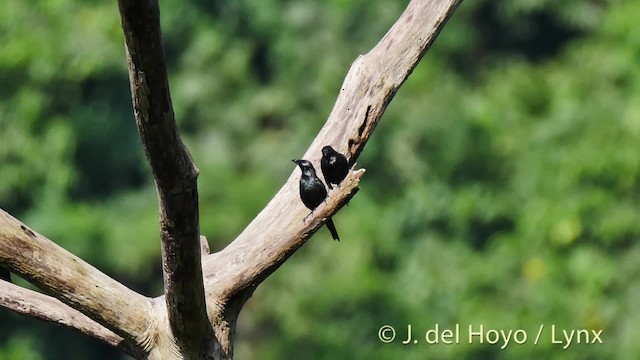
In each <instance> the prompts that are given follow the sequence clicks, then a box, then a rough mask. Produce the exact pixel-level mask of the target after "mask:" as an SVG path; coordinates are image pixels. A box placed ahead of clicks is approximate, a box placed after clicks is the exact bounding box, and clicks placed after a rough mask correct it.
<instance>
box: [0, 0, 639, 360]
mask: <svg viewBox="0 0 640 360" xmlns="http://www.w3.org/2000/svg"><path fill="white" fill-rule="evenodd" d="M404 3H405V2H403V4H401V3H398V2H393V1H389V2H373V3H372V2H369V1H364V0H333V1H328V2H322V3H321V2H315V1H310V0H301V1H284V0H282V1H276V0H269V1H250V0H246V1H233V2H226V1H213V2H211V1H194V2H183V1H176V0H171V1H167V2H163V3H162V4H161V6H162V21H163V29H164V32H165V52H166V54H167V60H168V64H169V74H170V82H171V89H172V98H173V103H174V107H175V112H176V117H177V120H178V122H179V126H180V128H181V130H182V134H183V136H184V138H185V141H186V143H187V145H188V146H189V148H190V150H191V152H192V154H193V156H194V159H195V161H196V164H197V165H198V167H199V168H200V171H201V175H200V178H199V185H200V189H199V191H200V195H201V200H200V206H201V211H200V212H201V228H202V233H203V234H204V235H206V236H207V237H208V238H209V240H210V242H211V245H212V248H213V249H214V250H215V249H220V248H222V247H224V246H225V245H226V244H227V243H228V242H229V241H231V240H232V239H233V238H234V237H235V236H236V235H237V234H238V233H239V232H240V231H242V229H243V228H244V226H245V225H246V224H247V223H248V222H249V221H250V220H251V219H252V218H253V216H255V214H257V212H258V211H260V209H261V208H262V207H263V206H264V205H265V204H266V202H268V201H269V199H270V198H271V197H272V196H273V194H275V192H276V191H277V189H278V188H279V186H280V185H281V184H282V183H283V182H284V180H285V179H286V178H287V176H288V175H289V174H290V172H291V171H292V169H293V165H292V164H291V162H290V161H289V160H290V159H291V158H294V157H297V156H299V155H300V154H301V153H302V152H303V151H304V149H306V147H307V145H308V144H309V143H310V142H311V140H312V137H313V136H314V134H315V133H316V132H317V131H318V129H319V128H320V127H321V126H322V124H323V121H324V119H325V118H326V116H327V115H328V113H329V111H330V109H331V106H332V105H333V101H334V100H335V97H336V95H337V93H338V91H339V88H340V84H341V82H342V80H343V77H344V75H345V74H346V72H347V70H348V67H349V65H350V63H351V62H352V61H353V59H355V57H356V56H358V55H359V54H363V53H366V52H367V51H368V50H369V49H370V48H371V47H372V46H373V45H375V43H376V42H377V40H378V39H380V38H381V37H382V36H383V35H384V33H385V32H386V31H387V29H388V28H389V27H390V26H391V25H392V24H393V22H394V21H395V19H396V18H397V17H398V16H399V15H400V13H401V11H402V9H403V6H404V5H405V4H404ZM4 13H5V14H8V16H5V17H3V21H2V22H0V39H1V40H2V43H3V51H2V52H0V80H2V83H3V87H2V88H1V89H0V94H1V96H0V126H1V129H2V130H3V136H2V139H3V140H2V141H0V164H1V166H2V167H1V168H0V207H2V208H3V209H5V210H7V211H9V212H11V213H12V214H13V215H15V216H17V217H19V218H20V219H22V220H24V221H25V222H26V223H28V224H29V225H30V226H31V227H33V228H34V229H36V230H37V231H39V232H41V233H43V234H44V235H46V236H48V237H50V238H51V239H53V240H55V241H57V242H58V243H60V244H61V245H62V246H64V247H65V248H66V249H69V250H70V251H72V252H73V253H75V254H78V255H79V256H81V257H83V258H84V259H86V260H87V261H89V262H91V263H92V264H95V265H96V266H97V267H99V268H100V269H102V270H104V271H106V272H107V273H109V274H110V275H112V276H114V277H116V278H117V279H119V280H122V281H124V282H125V283H126V284H127V285H128V286H131V287H133V288H134V289H136V290H138V291H142V292H143V293H145V294H148V295H152V296H155V295H158V294H159V293H160V291H161V290H160V289H161V276H160V266H159V256H160V255H159V253H160V250H159V241H158V238H159V236H158V225H157V203H156V199H155V192H154V190H153V182H152V180H151V176H150V174H149V169H148V166H147V165H146V163H145V160H144V154H143V151H142V148H141V146H140V145H139V140H138V139H137V134H136V130H135V125H134V121H133V116H132V111H131V105H130V98H129V86H128V81H127V73H126V60H125V55H124V51H123V45H122V35H121V33H120V29H119V20H118V15H117V6H116V4H115V3H104V4H103V3H101V2H94V1H85V2H80V3H78V2H71V1H68V0H60V1H55V2H46V1H39V2H35V3H34V4H29V5H26V4H23V3H22V2H19V1H17V0H10V1H9V3H8V4H6V5H5V9H4ZM638 17H640V5H639V4H637V3H636V2H614V1H590V0H589V1H580V0H570V1H563V2H554V1H533V0H527V1H504V2H491V1H486V0H485V1H473V2H464V3H463V4H462V5H461V6H460V8H459V9H458V11H457V12H456V14H455V15H454V17H453V18H452V19H451V20H450V21H449V23H448V24H447V25H446V26H445V28H444V30H443V31H442V33H441V34H440V36H439V38H438V40H437V41H436V43H435V45H434V47H433V48H432V49H431V50H430V51H429V52H428V54H427V55H426V57H425V59H424V60H423V62H422V63H421V64H420V65H419V66H418V68H417V69H416V70H415V71H414V73H413V74H412V75H411V77H410V78H409V80H408V81H407V83H406V84H405V85H404V86H403V87H402V88H401V90H400V91H399V93H398V94H397V96H396V98H395V99H394V100H393V101H392V102H391V104H390V106H389V108H388V110H387V112H386V114H385V115H384V118H383V120H382V122H381V123H380V125H379V126H378V128H377V130H376V132H375V135H374V136H373V137H372V139H371V141H370V142H369V143H368V145H367V148H366V150H365V151H364V152H363V155H362V157H361V158H360V159H359V160H358V164H359V165H360V166H362V167H365V168H366V169H367V175H366V176H365V177H364V179H363V182H362V190H361V191H360V192H359V193H358V195H357V196H356V197H355V198H354V200H353V201H352V202H351V203H350V205H349V206H348V207H345V208H344V209H343V210H342V211H341V212H340V213H339V214H338V215H337V216H336V217H335V218H334V221H335V223H336V226H337V227H338V229H339V231H340V234H341V237H342V238H343V239H344V240H343V241H342V242H341V243H340V244H334V243H332V242H331V241H330V237H329V234H328V232H327V231H326V230H325V229H320V231H319V232H318V233H317V234H316V235H315V236H314V238H313V239H312V240H311V241H310V242H309V243H308V244H306V245H305V246H304V247H303V248H302V249H301V250H299V251H298V252H297V253H296V254H295V255H294V256H293V257H292V258H291V259H290V260H289V261H287V262H286V263H285V265H283V266H282V268H281V269H279V270H278V271H277V272H276V273H275V274H274V275H272V276H271V277H270V278H269V279H268V280H267V281H266V282H265V283H264V284H263V285H262V286H260V287H259V288H258V290H257V291H256V293H255V294H254V296H253V298H252V299H251V300H249V302H248V303H247V305H246V307H245V309H244V310H243V312H242V314H241V316H240V323H239V324H238V331H237V342H236V354H237V356H236V357H237V358H238V359H256V358H257V359H295V358H302V357H304V358H312V359H395V358H403V359H424V358H429V359H450V358H455V359H522V358H551V359H636V358H637V357H638V355H639V354H640V346H639V345H637V344H638V342H637V341H636V339H637V338H638V336H640V331H639V330H638V327H637V324H638V322H640V312H638V311H637V299H638V297H639V296H640V283H639V282H638V280H637V278H638V274H639V273H640V268H639V266H638V264H640V246H638V244H637V243H638V242H637V240H638V238H640V221H638V214H639V213H640V152H639V151H638V145H637V144H639V143H640V105H638V104H640V96H639V95H638V94H640V72H638V70H637V68H638V67H637V61H638V54H640V30H638V27H637V26H636V25H635V24H636V22H637V21H636V19H637V18H638ZM6 313H7V312H6V311H2V312H0V324H2V325H0V330H2V332H1V333H2V334H3V335H4V334H7V335H5V336H2V340H0V359H5V358H6V359H18V358H19V359H30V358H33V359H39V358H47V359H55V358H69V357H70V356H72V355H70V354H71V353H70V352H71V351H73V357H75V358H95V356H96V353H97V351H99V350H97V349H103V348H92V347H91V346H92V345H91V344H89V345H83V346H81V347H79V348H76V349H72V348H70V349H68V351H67V352H65V350H64V349H59V346H57V344H59V343H60V341H65V342H68V343H69V342H73V341H75V340H74V339H75V337H74V336H76V337H80V336H79V335H73V334H71V335H69V334H66V333H64V334H62V335H58V334H56V336H48V335H42V334H43V333H42V332H41V333H37V332H35V330H34V329H39V327H40V326H42V324H41V323H34V324H32V323H27V324H26V325H23V327H21V328H20V329H23V330H20V331H16V330H13V331H12V330H11V329H15V328H12V327H11V326H10V325H11V324H24V323H23V321H24V319H20V318H15V317H11V316H10V315H7V314H6ZM436 323H437V324H439V326H440V328H441V329H442V328H444V329H446V328H453V327H454V326H455V324H460V326H461V327H462V328H463V329H466V328H467V327H468V326H469V325H474V326H479V325H480V324H482V325H484V326H485V327H486V328H494V329H498V330H500V329H501V330H505V331H508V330H517V329H523V330H524V331H526V332H527V334H528V337H529V340H528V341H527V343H526V344H523V345H517V344H515V343H513V342H512V343H511V344H510V345H509V346H508V347H507V348H506V349H504V350H501V349H500V345H487V344H484V345H482V344H477V343H474V344H468V343H467V342H466V341H462V343H461V344H458V345H443V344H440V345H428V344H426V343H424V342H423V341H422V340H423V339H424V338H423V337H422V336H421V337H420V338H419V340H420V341H421V342H420V343H419V344H417V345H413V344H410V345H402V344H401V343H400V342H401V341H402V340H404V338H402V337H403V336H406V328H407V325H408V324H412V326H413V329H414V332H416V333H414V335H416V334H417V332H420V331H422V332H423V333H424V331H426V330H427V329H430V328H433V327H434V325H435V324H436ZM385 324H390V325H393V326H394V327H396V329H397V331H398V338H397V339H396V340H395V341H394V342H393V343H391V344H383V343H382V342H381V341H380V340H378V335H377V334H378V330H379V328H380V327H381V326H382V325H385ZM541 324H544V325H545V327H546V330H545V331H546V332H545V334H544V335H543V336H546V339H543V340H542V341H541V342H540V343H539V344H538V345H533V339H534V337H535V334H536V331H537V330H538V328H539V326H540V325H541ZM552 324H556V325H557V326H560V327H562V328H564V329H590V330H591V329H592V330H600V329H602V330H603V335H602V339H603V342H604V344H602V345H584V344H574V345H572V346H571V347H570V348H569V349H568V350H563V349H562V347H561V346H560V345H558V344H552V343H551V339H550V327H551V325H552ZM24 329H27V330H24ZM28 329H31V330H33V331H29V330H28ZM37 334H40V335H37ZM44 334H49V335H50V333H46V332H45V333H44ZM463 334H465V333H464V332H463ZM64 336H69V338H68V339H67V338H65V339H66V340H61V337H64ZM416 336H418V335H416ZM401 338H402V339H401ZM35 344H37V346H36V345H35ZM53 348H56V349H57V350H56V351H55V352H51V350H50V349H53ZM110 358H113V356H111V357H110Z"/></svg>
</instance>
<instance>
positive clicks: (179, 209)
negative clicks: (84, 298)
mask: <svg viewBox="0 0 640 360" xmlns="http://www.w3.org/2000/svg"><path fill="white" fill-rule="evenodd" d="M118 5H119V9H120V18H121V23H122V29H123V31H124V38H125V44H126V49H127V63H128V65H129V82H130V84H131V96H132V98H133V112H134V115H135V118H136V124H137V126H138V132H139V134H140V139H141V140H142V144H143V146H144V150H145V154H146V156H147V160H148V161H149V164H150V165H151V170H152V172H153V177H154V179H155V183H156V189H157V193H158V202H159V206H160V235H161V240H162V270H163V275H164V276H163V278H164V290H165V299H166V304H167V310H168V319H169V325H170V327H171V331H172V333H173V335H174V336H175V339H176V344H177V345H178V348H179V351H180V353H181V354H182V355H183V356H184V358H185V359H206V358H208V355H209V354H211V353H212V350H213V348H214V347H218V348H219V345H216V343H217V342H215V341H214V340H213V339H214V336H213V331H212V327H211V324H210V322H209V319H208V316H207V308H206V302H205V297H204V286H203V281H202V265H201V262H200V258H201V252H200V225H199V222H198V221H199V215H198V187H197V182H196V180H197V177H198V169H197V168H196V166H195V165H194V163H193V161H192V160H191V155H190V154H189V152H188V150H187V148H186V146H185V145H184V144H183V143H182V140H181V139H180V135H179V133H178V128H177V126H176V122H175V119H174V114H173V107H172V105H171V95H170V93H169V81H168V79H167V69H166V65H165V60H164V50H163V45H162V34H161V31H160V9H159V5H158V1H157V0H119V1H118Z"/></svg>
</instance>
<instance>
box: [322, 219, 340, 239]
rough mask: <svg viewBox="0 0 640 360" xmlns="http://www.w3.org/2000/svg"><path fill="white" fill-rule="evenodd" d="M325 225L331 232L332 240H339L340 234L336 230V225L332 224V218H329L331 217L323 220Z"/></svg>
mask: <svg viewBox="0 0 640 360" xmlns="http://www.w3.org/2000/svg"><path fill="white" fill-rule="evenodd" d="M325 225H327V228H328V229H329V231H330V232H331V236H333V240H335V241H340V236H338V230H336V226H335V225H333V220H331V218H328V219H327V221H326V222H325Z"/></svg>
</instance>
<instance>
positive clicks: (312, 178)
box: [292, 160, 340, 241]
mask: <svg viewBox="0 0 640 360" xmlns="http://www.w3.org/2000/svg"><path fill="white" fill-rule="evenodd" d="M292 161H293V162H294V163H296V164H298V166H299V167H300V170H302V176H300V199H301V200H302V203H303V204H304V206H306V207H307V208H308V209H309V210H311V213H313V210H315V209H316V208H317V207H318V205H320V204H322V202H323V201H324V199H326V198H327V189H326V188H325V187H324V184H323V183H322V180H320V178H319V177H318V175H316V169H315V168H314V167H313V165H312V164H311V162H309V161H308V160H292ZM309 215H311V214H309ZM325 224H326V225H327V228H329V231H331V236H333V240H336V241H340V237H339V236H338V231H337V230H336V227H335V225H333V221H332V220H331V218H328V219H327V221H326V222H325Z"/></svg>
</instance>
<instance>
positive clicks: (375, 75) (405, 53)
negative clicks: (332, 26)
mask: <svg viewBox="0 0 640 360" xmlns="http://www.w3.org/2000/svg"><path fill="white" fill-rule="evenodd" d="M460 1H461V0H413V1H411V3H410V4H409V5H408V7H407V8H406V10H405V11H404V13H403V14H402V16H401V17H400V18H399V19H398V21H397V22H396V23H395V24H394V26H393V27H392V28H391V29H390V30H389V32H388V33H387V34H386V35H385V36H384V38H383V39H382V40H381V41H380V42H379V43H378V45H376V47H375V48H373V49H372V50H371V51H370V52H369V53H368V54H366V55H364V56H360V57H358V59H357V60H356V61H355V62H354V63H353V64H352V66H351V69H350V70H349V73H348V74H347V76H346V78H345V80H344V83H343V85H342V88H341V91H340V94H339V96H338V99H337V101H336V103H335V106H334V108H333V110H332V112H331V114H330V115H329V119H328V120H327V122H326V124H325V125H324V127H323V128H322V129H321V130H320V132H319V133H318V135H317V136H316V138H315V140H314V141H313V143H312V144H311V146H310V147H309V149H308V150H307V152H306V153H305V156H304V158H305V159H308V160H310V161H312V162H313V163H314V165H315V166H316V168H318V163H319V159H320V157H321V151H320V150H321V149H322V147H323V146H325V145H333V147H334V148H335V149H336V150H338V151H340V152H344V153H345V154H346V155H347V158H349V159H350V163H352V164H353V163H354V162H355V160H356V158H357V157H358V155H359V154H360V153H361V152H362V149H363V148H364V145H365V144H366V142H367V140H368V139H369V137H370V136H371V133H372V132H373V130H374V128H375V127H376V125H377V123H378V121H379V120H380V118H381V117H382V114H383V112H384V110H385V109H386V107H387V104H389V102H390V101H391V99H392V98H393V96H394V95H395V93H396V91H397V90H398V88H399V87H400V86H401V85H402V83H403V82H404V81H405V80H406V79H407V77H408V76H409V74H411V72H412V71H413V69H414V68H415V67H416V65H417V64H418V62H419V61H420V59H421V58H422V56H423V55H424V53H425V52H426V51H427V49H428V48H429V46H430V45H431V44H432V43H433V41H434V40H435V38H436V36H437V35H438V33H439V31H440V29H441V28H442V27H443V26H444V24H445V22H446V21H447V19H448V18H449V17H450V16H451V14H453V12H454V11H455V9H456V7H457V6H458V5H459V3H460ZM287 161H288V159H287ZM363 174H364V171H363V170H361V171H356V172H352V173H351V174H349V176H348V177H347V179H345V181H344V182H343V183H342V184H341V186H340V187H339V189H337V190H334V191H332V192H331V193H330V194H329V198H328V200H327V202H326V204H325V205H321V206H320V207H319V208H318V209H316V211H315V212H314V217H313V219H311V220H310V221H309V220H308V221H307V222H306V224H305V222H303V218H304V217H305V216H306V214H307V210H306V208H305V207H304V206H303V205H302V203H301V201H300V198H299V194H298V185H297V183H298V178H299V172H298V170H295V171H294V172H293V173H292V175H291V176H290V177H289V179H288V181H287V183H286V184H285V185H284V186H283V187H282V189H280V191H279V192H278V193H277V194H276V196H275V197H274V198H273V199H272V200H271V201H270V202H269V204H267V206H266V207H265V208H264V209H263V210H262V211H261V212H260V214H258V216H256V218H255V219H254V220H253V221H252V222H251V223H250V224H249V225H248V226H247V227H246V228H245V230H244V231H243V232H242V233H241V234H240V235H239V236H238V237H237V238H236V239H235V240H234V241H233V242H232V243H231V244H229V245H228V246H227V247H226V248H225V249H223V250H222V251H220V252H217V253H215V254H211V255H208V256H205V257H204V260H203V268H204V270H203V272H204V274H205V284H206V289H207V296H209V297H218V298H222V299H229V301H233V300H234V299H247V298H248V297H249V296H250V294H251V293H252V292H253V290H254V289H255V287H257V286H258V284H259V283H260V282H262V281H263V280H264V279H265V278H266V277H267V276H269V274H271V273H272V272H273V271H275V270H276V269H277V268H278V267H279V266H280V265H281V264H282V263H283V262H284V261H285V260H286V259H287V258H288V257H289V256H291V254H293V252H295V251H296V250H297V249H298V248H299V247H300V246H301V245H302V244H304V243H305V242H306V240H307V239H308V238H309V237H310V236H311V235H312V234H313V232H315V230H317V229H318V228H319V227H320V226H322V223H323V221H324V220H325V219H327V218H328V217H330V216H331V215H333V214H334V213H335V212H336V211H338V210H339V209H340V207H341V206H342V205H343V204H344V203H345V201H346V200H347V199H349V198H350V197H352V196H353V194H354V193H355V191H357V188H358V183H359V179H360V177H361V176H362V175H363ZM345 240H346V241H348V239H345ZM247 293H248V294H247Z"/></svg>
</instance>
